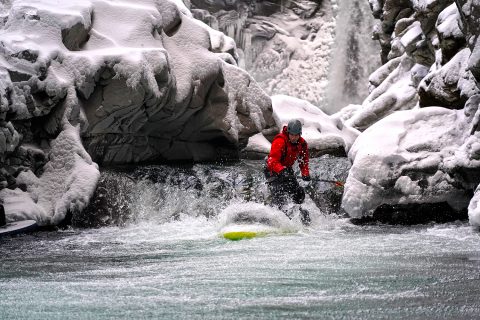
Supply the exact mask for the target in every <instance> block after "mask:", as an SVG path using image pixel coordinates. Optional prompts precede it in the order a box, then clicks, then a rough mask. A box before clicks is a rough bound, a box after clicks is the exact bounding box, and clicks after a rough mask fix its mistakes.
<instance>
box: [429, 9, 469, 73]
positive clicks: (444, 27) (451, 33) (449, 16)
mask: <svg viewBox="0 0 480 320" xmlns="http://www.w3.org/2000/svg"><path fill="white" fill-rule="evenodd" d="M461 26H462V21H461V18H460V13H459V11H458V8H457V6H456V4H455V3H452V4H451V5H449V6H448V7H447V8H445V9H444V10H443V11H442V12H441V13H440V14H439V15H438V19H437V22H436V29H437V34H438V42H439V47H440V49H441V53H442V64H445V63H446V62H447V61H449V60H450V59H451V58H452V57H453V56H454V55H455V54H456V53H457V52H459V51H461V49H462V48H464V47H465V45H466V39H465V34H464V33H463V31H462V30H461V28H460V27H461Z"/></svg>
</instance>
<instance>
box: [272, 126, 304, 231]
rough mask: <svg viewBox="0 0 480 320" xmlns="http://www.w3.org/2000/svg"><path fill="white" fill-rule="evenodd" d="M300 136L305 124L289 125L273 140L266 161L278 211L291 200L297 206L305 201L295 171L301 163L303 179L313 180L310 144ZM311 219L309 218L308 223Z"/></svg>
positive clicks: (274, 202) (273, 199) (273, 197)
mask: <svg viewBox="0 0 480 320" xmlns="http://www.w3.org/2000/svg"><path fill="white" fill-rule="evenodd" d="M301 134H302V123H301V122H300V121H299V120H291V121H290V122H289V123H288V126H284V127H283V130H282V132H281V133H280V134H278V135H276V136H275V138H274V139H273V142H272V148H271V149H270V154H269V155H268V158H267V167H266V170H265V175H266V177H267V183H268V185H269V189H270V194H271V196H272V203H273V204H274V205H276V206H277V207H279V208H281V207H282V206H283V205H284V204H285V203H286V202H287V200H288V198H291V199H292V200H293V202H295V203H297V204H302V203H303V201H304V200H305V190H303V188H302V187H301V186H300V185H299V184H298V181H297V178H296V177H295V173H294V171H293V168H292V166H293V164H294V163H295V161H297V160H298V165H299V167H300V171H301V173H302V179H303V180H305V181H310V172H309V168H308V145H307V142H306V141H305V139H303V138H302V137H301ZM302 214H303V219H306V218H305V213H304V210H303V211H302ZM307 214H308V212H307ZM309 220H310V218H309V217H308V222H309Z"/></svg>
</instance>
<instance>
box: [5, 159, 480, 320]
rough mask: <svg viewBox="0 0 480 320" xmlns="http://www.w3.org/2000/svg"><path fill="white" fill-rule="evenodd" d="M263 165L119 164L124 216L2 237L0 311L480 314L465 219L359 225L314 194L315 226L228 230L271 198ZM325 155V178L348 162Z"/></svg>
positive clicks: (104, 315)
mask: <svg viewBox="0 0 480 320" xmlns="http://www.w3.org/2000/svg"><path fill="white" fill-rule="evenodd" d="M235 168H236V169H235ZM259 168H261V162H245V163H241V164H236V165H230V166H215V165H195V166H193V167H188V168H185V167H181V168H178V167H177V168H172V167H146V168H140V169H136V170H134V171H133V172H123V171H121V172H116V173H109V174H110V176H115V177H116V178H115V179H114V180H115V181H116V182H117V184H119V185H121V184H122V183H123V182H122V181H123V180H122V179H123V178H124V177H125V176H128V178H127V180H128V181H130V184H129V185H128V186H129V188H128V190H129V192H130V193H132V196H131V197H130V198H128V202H129V203H128V205H127V206H125V207H124V208H126V209H127V208H128V209H131V210H132V212H130V213H129V214H128V215H127V216H125V217H123V218H122V219H117V220H114V219H112V221H116V223H117V225H116V226H112V225H110V226H106V227H102V228H97V229H80V228H72V229H68V230H64V231H60V232H38V233H35V234H31V235H24V236H19V237H13V238H3V239H0V257H1V259H0V270H1V271H0V318H1V319H66V318H75V319H121V318H123V319H132V318H135V319H139V318H150V319H232V318H236V319H326V318H335V319H338V318H348V319H355V318H357V319H366V318H368V319H385V318H409V319H415V318H416V319H442V318H451V319H473V318H476V317H477V316H478V314H480V303H479V301H480V272H479V271H480V251H479V247H480V237H479V233H478V232H477V231H476V230H473V229H472V228H471V227H469V226H468V225H467V224H466V223H464V222H458V223H451V224H442V225H422V226H414V227H391V226H385V225H376V226H355V225H352V224H351V223H350V222H349V221H348V220H347V219H343V218H340V217H338V216H337V215H334V214H326V213H325V212H322V210H323V211H325V210H324V209H322V210H320V209H318V208H317V207H316V205H315V201H312V200H311V199H307V201H306V204H305V205H304V207H305V208H308V210H309V211H310V213H311V215H312V219H313V223H312V225H311V226H309V227H304V226H302V224H301V223H300V222H299V221H298V219H297V220H296V219H295V218H294V219H293V220H292V221H288V224H289V225H288V227H287V228H282V229H281V232H279V233H277V234H271V235H269V236H266V237H261V238H255V239H250V240H241V241H236V242H232V241H229V240H225V239H223V238H222V237H221V236H220V235H219V231H220V229H221V228H222V227H223V226H224V225H225V224H226V223H228V219H225V215H226V214H227V211H229V212H230V213H231V211H232V210H236V208H238V210H245V208H246V207H249V206H256V207H257V208H258V207H262V206H263V203H264V202H265V201H267V200H268V197H267V198H265V195H264V194H262V192H264V191H265V186H264V185H263V184H262V183H261V181H260V177H261V175H260V174H259ZM312 168H313V171H314V173H315V175H316V176H317V179H318V177H320V178H324V179H326V178H336V179H339V178H341V177H342V174H343V173H344V172H345V171H346V170H347V169H348V168H347V166H346V163H345V162H342V161H338V160H335V159H334V158H323V159H320V160H314V161H313V163H312ZM122 177H123V178H122ZM317 183H318V181H317ZM325 189H328V188H327V187H325ZM118 190H124V189H122V188H119V189H118ZM115 196H119V195H115ZM120 198H121V197H120ZM225 208H227V209H225ZM263 208H265V210H268V212H269V214H271V215H275V214H281V213H280V212H278V211H276V210H274V209H272V208H270V207H268V206H263ZM107 220H108V219H106V218H105V219H103V220H102V221H107ZM119 221H120V222H121V223H119Z"/></svg>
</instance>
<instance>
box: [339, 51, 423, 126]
mask: <svg viewBox="0 0 480 320" xmlns="http://www.w3.org/2000/svg"><path fill="white" fill-rule="evenodd" d="M426 74H427V70H426V67H425V66H422V65H419V64H415V61H414V60H413V59H412V58H410V57H409V56H408V55H407V54H406V53H405V54H404V55H402V56H401V57H398V58H396V59H392V60H391V61H390V62H389V63H387V64H385V65H384V66H383V67H381V68H380V69H378V71H376V72H374V73H373V74H372V75H371V76H370V84H371V85H373V86H372V89H373V90H372V91H371V93H370V95H369V96H368V97H367V98H366V99H365V100H364V101H363V103H362V107H361V108H359V109H357V110H356V112H355V113H354V115H353V116H351V117H350V118H349V119H348V120H347V124H348V125H349V126H352V127H354V128H356V129H358V130H365V129H366V128H368V127H369V126H371V125H372V124H374V123H375V122H377V121H379V120H380V119H382V118H384V117H386V116H387V115H389V114H391V113H393V112H394V111H397V110H405V109H411V108H413V107H414V106H415V105H416V103H417V101H418V95H417V89H416V87H417V84H418V82H419V80H418V79H420V80H421V79H423V77H424V76H425V75H426Z"/></svg>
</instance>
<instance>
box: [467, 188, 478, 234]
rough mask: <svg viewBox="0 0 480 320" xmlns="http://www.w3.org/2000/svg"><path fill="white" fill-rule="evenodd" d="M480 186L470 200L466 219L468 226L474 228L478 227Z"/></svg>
mask: <svg viewBox="0 0 480 320" xmlns="http://www.w3.org/2000/svg"><path fill="white" fill-rule="evenodd" d="M479 201H480V185H479V186H478V187H477V189H476V190H475V194H474V195H473V198H472V200H470V204H469V205H468V219H469V220H470V224H471V225H472V226H475V227H480V205H479Z"/></svg>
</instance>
